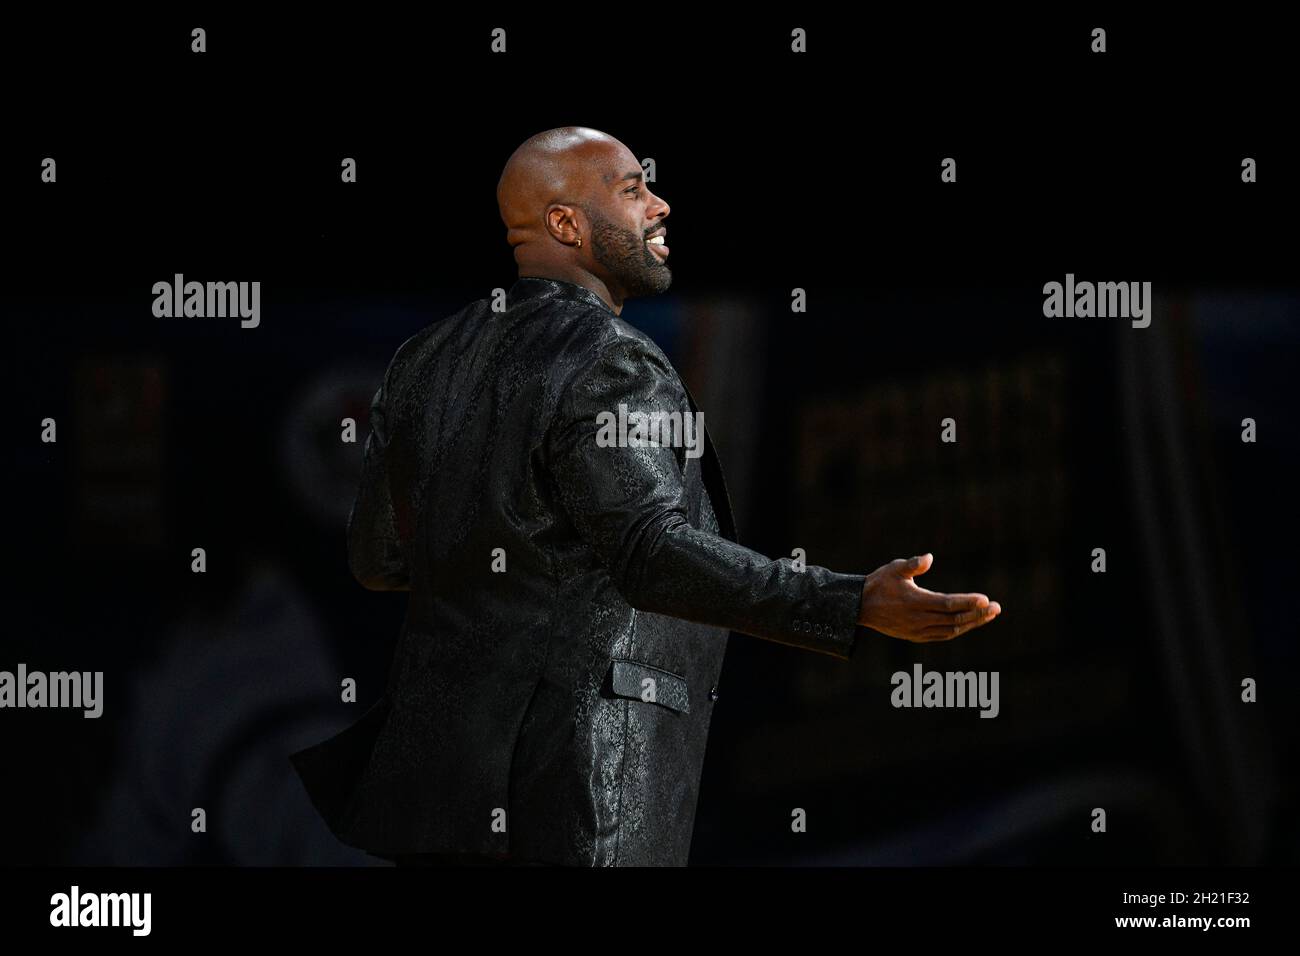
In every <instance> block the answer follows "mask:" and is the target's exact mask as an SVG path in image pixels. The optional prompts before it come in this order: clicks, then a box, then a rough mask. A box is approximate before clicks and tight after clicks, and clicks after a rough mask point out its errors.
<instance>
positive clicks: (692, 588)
mask: <svg viewBox="0 0 1300 956" xmlns="http://www.w3.org/2000/svg"><path fill="white" fill-rule="evenodd" d="M504 306H505V307H504V310H503V311H494V310H493V308H492V300H490V299H483V300H480V301H478V302H475V303H473V304H471V305H469V306H467V307H465V308H464V309H462V310H461V311H459V312H458V313H456V314H455V315H452V316H450V317H449V318H447V319H445V320H443V321H440V322H435V323H434V324H432V325H430V326H428V327H427V328H425V329H423V330H422V331H420V332H419V333H417V334H416V335H414V336H412V337H411V338H410V339H408V340H407V341H406V342H404V343H403V344H402V346H401V347H400V348H399V349H398V350H397V353H396V355H395V356H394V357H393V360H392V363H391V364H390V366H389V368H388V371H387V373H386V374H385V377H384V381H383V384H382V385H381V386H380V388H379V390H378V391H377V392H376V394H375V398H374V402H373V404H372V407H371V413H370V414H371V417H370V427H371V432H370V436H369V438H368V440H367V442H366V447H365V457H364V471H363V474H362V479H361V486H360V490H359V492H358V495H357V499H356V502H355V504H354V506H353V509H352V514H351V517H350V518H349V521H348V556H349V563H350V567H351V570H352V573H353V575H354V576H355V577H356V578H357V580H358V581H360V582H361V583H362V584H363V585H365V586H366V587H367V588H371V589H375V590H405V591H409V592H410V596H409V599H408V606H407V614H406V619H405V622H404V624H403V627H402V632H401V635H400V638H399V641H398V645H397V649H396V652H395V654H394V658H393V662H392V667H391V670H390V673H389V678H388V683H387V688H386V690H385V693H384V694H383V695H382V696H381V698H380V699H379V700H378V701H377V702H376V703H375V704H374V705H373V706H372V707H371V708H370V709H369V710H368V711H367V712H366V713H365V714H364V715H363V716H362V717H361V718H360V719H359V720H358V721H357V722H356V723H355V724H353V725H352V726H351V727H350V728H348V729H347V730H345V731H343V732H342V733H341V734H339V735H337V736H335V737H333V738H331V739H329V740H326V741H324V742H323V743H320V744H317V745H316V746H314V747H311V748H309V749H307V750H303V751H300V752H298V753H296V754H293V755H292V757H291V760H292V761H293V764H294V766H295V768H296V769H297V771H298V774H299V776H300V777H301V779H302V780H303V782H304V784H305V786H306V787H307V790H308V792H309V793H310V795H311V797H312V800H313V802H314V803H315V806H316V807H317V809H318V810H319V811H320V812H321V814H322V816H323V817H324V818H325V820H326V821H327V822H328V823H329V825H330V827H331V829H332V830H333V832H334V833H335V835H336V836H338V837H339V839H341V840H342V841H343V842H345V843H347V844H349V845H352V846H355V847H360V848H362V849H366V850H369V851H370V852H372V853H375V854H379V855H383V856H396V855H398V854H404V853H424V852H458V851H463V852H472V853H491V854H501V853H508V854H510V856H511V857H512V858H514V859H517V860H521V861H541V862H548V863H558V864H572V865H582V866H628V865H685V864H686V861H687V857H688V855H689V851H690V843H691V832H692V829H693V826H694V821H695V807H696V800H697V795H698V788H699V780H700V774H701V770H702V766H703V761H704V750H705V742H706V739H707V736H708V730H709V719H710V717H711V714H712V707H713V700H714V699H716V696H717V693H716V690H717V683H718V676H719V673H720V671H721V669H722V659H723V653H724V651H725V649H726V642H727V636H728V631H731V630H735V631H739V632H742V633H744V634H749V635H753V636H755V637H759V638H763V639H766V640H771V641H779V642H782V643H785V644H790V645H795V646H798V647H802V648H806V649H808V650H812V651H818V652H821V653H825V654H829V655H833V656H835V657H838V658H841V659H846V660H847V659H848V658H849V657H850V656H851V654H852V651H853V647H854V645H855V642H856V640H857V635H858V627H857V615H858V607H859V602H860V600H861V595H862V586H863V580H864V579H863V576H861V575H849V574H836V573H833V572H831V571H828V570H826V569H825V568H821V567H817V566H813V565H809V566H807V567H806V568H804V569H803V570H799V569H798V568H797V567H795V566H794V564H793V562H792V561H791V560H790V559H789V558H781V559H779V560H776V561H772V560H769V559H768V558H766V557H764V556H762V555H760V554H758V553H756V552H754V551H751V550H749V549H748V548H744V547H742V546H741V545H739V544H738V543H736V540H735V539H736V533H735V528H734V524H733V520H732V515H731V507H730V502H729V499H728V497H727V492H726V488H725V485H724V483H723V478H722V470H721V467H720V465H719V462H718V458H717V455H716V453H715V451H714V449H713V446H712V442H711V441H710V440H709V438H708V432H707V429H706V430H704V433H703V435H702V436H700V437H702V439H703V442H704V445H703V453H702V454H700V450H699V446H698V445H697V446H696V447H695V450H694V451H693V452H690V450H689V449H687V448H685V447H682V443H681V442H676V443H673V442H670V441H667V440H665V441H661V442H659V443H658V444H647V443H644V442H643V443H641V444H640V445H639V446H636V445H635V443H632V442H628V443H626V444H625V445H623V446H621V447H620V446H618V445H613V446H609V442H608V441H600V440H598V437H599V432H600V429H601V424H600V422H601V417H600V416H601V413H609V414H611V415H617V414H618V413H619V406H620V404H623V405H626V406H627V411H629V412H636V411H640V412H645V413H654V412H658V413H668V412H678V413H682V414H686V413H691V412H695V411H697V409H696V406H695V403H694V400H693V399H692V398H691V396H690V394H689V393H688V392H687V390H686V388H685V386H684V385H683V384H682V382H681V380H680V379H679V378H678V376H677V373H676V371H675V370H674V369H673V367H672V365H671V364H669V362H668V359H667V358H666V357H665V356H664V354H663V352H662V351H660V349H659V348H658V347H657V346H656V345H655V344H654V342H652V341H651V340H650V339H649V338H648V337H647V336H646V335H645V334H644V333H642V332H640V331H638V330H637V329H635V328H633V327H632V326H631V325H629V324H627V323H626V322H624V321H623V320H621V319H620V318H619V317H618V316H617V315H615V314H614V312H613V311H612V310H611V309H610V308H609V307H608V306H607V305H606V304H605V302H604V301H603V300H602V299H601V298H600V297H599V296H598V295H596V294H595V293H594V292H592V291H590V290H588V289H586V288H583V287H582V286H579V285H575V284H573V283H570V282H564V281H559V280H554V279H543V278H537V277H526V278H521V279H519V280H518V281H517V282H516V283H515V285H514V286H513V287H512V288H511V289H510V291H509V293H507V295H506V297H505V301H504ZM665 420H666V419H664V418H660V421H665ZM634 421H635V419H634ZM608 434H609V433H608V432H607V433H606V435H607V436H608ZM667 437H668V436H667V435H666V434H665V438H667ZM688 437H689V433H688ZM606 446H609V447H606ZM688 452H689V453H688Z"/></svg>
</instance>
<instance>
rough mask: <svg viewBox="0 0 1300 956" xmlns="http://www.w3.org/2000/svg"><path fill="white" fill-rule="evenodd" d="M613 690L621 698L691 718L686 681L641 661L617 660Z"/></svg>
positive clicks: (613, 676) (614, 666)
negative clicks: (634, 700) (644, 702)
mask: <svg viewBox="0 0 1300 956" xmlns="http://www.w3.org/2000/svg"><path fill="white" fill-rule="evenodd" d="M610 684H611V687H612V689H613V691H614V694H615V695H616V696H618V697H630V698H635V699H636V700H644V701H646V702H647V703H654V704H662V705H663V706H664V707H667V708H668V709H669V710H675V711H678V712H679V713H683V714H689V713H690V712H691V707H690V693H689V692H688V690H687V687H686V678H685V677H682V676H681V675H680V674H674V673H673V672H672V671H666V670H663V669H662V668H659V667H655V666H654V665H653V664H646V663H644V662H642V661H632V660H615V661H614V662H613V668H612V674H611V680H610Z"/></svg>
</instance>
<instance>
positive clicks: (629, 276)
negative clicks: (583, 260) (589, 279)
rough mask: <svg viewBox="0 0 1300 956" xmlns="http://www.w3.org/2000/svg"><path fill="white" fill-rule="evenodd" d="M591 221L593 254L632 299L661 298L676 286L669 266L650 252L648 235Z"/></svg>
mask: <svg viewBox="0 0 1300 956" xmlns="http://www.w3.org/2000/svg"><path fill="white" fill-rule="evenodd" d="M587 218H589V219H590V220H591V253H592V255H593V256H594V257H595V259H596V261H597V262H599V263H600V264H601V265H602V266H604V267H605V268H606V269H607V270H608V271H609V274H610V276H611V277H612V278H613V279H614V281H615V282H617V283H618V284H619V285H620V286H621V287H622V289H623V294H624V295H626V296H628V297H629V298H631V297H635V296H643V295H658V294H659V293H660V292H665V291H667V289H668V287H669V286H670V285H672V283H673V274H672V272H671V271H669V269H668V263H667V262H666V261H664V260H661V259H660V258H659V256H658V255H656V254H655V253H653V252H651V251H650V248H649V247H648V246H647V245H646V241H645V235H644V234H642V233H639V232H635V231H634V230H631V229H623V228H621V227H619V226H617V225H615V224H614V223H612V222H610V221H609V220H608V219H605V218H603V217H601V216H593V215H592V214H591V212H590V211H587Z"/></svg>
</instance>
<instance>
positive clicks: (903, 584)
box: [858, 554, 1002, 643]
mask: <svg viewBox="0 0 1300 956" xmlns="http://www.w3.org/2000/svg"><path fill="white" fill-rule="evenodd" d="M933 563H934V555H932V554H922V555H920V556H918V557H915V558H910V559H908V558H898V559H897V560H895V561H890V562H889V563H888V564H886V565H883V566H882V567H879V568H877V569H876V570H874V571H872V572H871V573H870V574H868V575H867V581H866V584H864V585H863V587H862V608H861V610H860V611H859V614H858V623H859V624H861V625H862V626H863V627H869V628H871V629H872V630H873V631H879V632H880V633H881V634H885V635H888V636H889V637H897V638H899V639H901V640H904V641H914V642H916V643H928V642H930V641H950V640H952V639H953V638H954V637H956V636H957V635H959V634H965V633H966V632H967V631H969V630H970V629H971V628H973V627H979V626H980V625H981V624H987V623H988V622H989V621H991V620H993V619H994V618H995V617H997V616H998V615H999V614H1001V613H1002V605H1000V604H998V602H997V601H990V600H989V599H988V595H985V594H940V593H938V592H937V591H927V590H926V589H925V588H922V587H917V585H916V582H915V581H913V580H912V579H913V578H915V577H916V576H918V575H921V574H924V573H925V572H926V571H929V570H930V565H931V564H933Z"/></svg>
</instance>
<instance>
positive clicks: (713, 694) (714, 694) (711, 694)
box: [709, 684, 718, 700]
mask: <svg viewBox="0 0 1300 956" xmlns="http://www.w3.org/2000/svg"><path fill="white" fill-rule="evenodd" d="M717 699H718V685H717V684H714V685H713V687H712V688H710V690H709V700H717Z"/></svg>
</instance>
